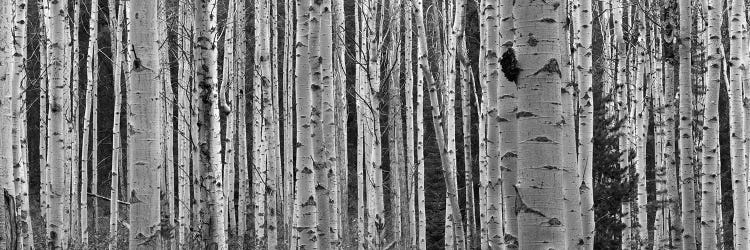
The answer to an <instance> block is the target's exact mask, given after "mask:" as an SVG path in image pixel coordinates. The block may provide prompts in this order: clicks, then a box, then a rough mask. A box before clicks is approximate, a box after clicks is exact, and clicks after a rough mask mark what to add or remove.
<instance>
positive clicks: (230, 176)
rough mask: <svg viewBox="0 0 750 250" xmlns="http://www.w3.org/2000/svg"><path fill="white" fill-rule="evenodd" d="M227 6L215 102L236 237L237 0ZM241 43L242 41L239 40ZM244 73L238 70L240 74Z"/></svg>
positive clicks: (226, 191) (231, 230) (230, 229)
mask: <svg viewBox="0 0 750 250" xmlns="http://www.w3.org/2000/svg"><path fill="white" fill-rule="evenodd" d="M228 4H229V6H228V7H227V8H228V10H227V21H226V26H225V28H224V30H225V33H224V61H223V65H222V66H223V69H222V70H223V71H222V77H223V79H222V81H221V82H222V85H221V86H220V87H219V91H220V93H219V105H222V107H224V110H222V111H223V112H222V117H223V118H224V134H223V137H222V156H223V162H222V164H223V165H224V169H223V173H222V175H223V177H222V178H223V183H224V194H225V195H226V197H227V198H226V201H225V206H226V209H227V213H228V214H229V221H227V227H226V228H227V233H226V234H227V237H228V239H232V237H234V236H237V217H236V216H237V209H236V207H235V200H234V196H235V187H234V184H235V169H236V168H235V164H234V161H235V153H236V151H235V146H236V145H237V141H236V140H235V138H236V134H235V133H236V128H237V122H236V117H237V113H236V112H235V110H233V109H236V104H235V103H236V100H235V98H236V94H235V88H236V87H237V83H236V77H237V75H238V72H237V70H235V64H234V63H235V59H237V58H236V57H237V56H236V55H235V54H234V49H235V43H236V40H235V37H236V36H237V30H236V28H235V25H236V24H237V9H236V8H235V6H236V5H237V1H230V2H229V3H228ZM240 44H242V41H240ZM242 73H244V72H239V74H242Z"/></svg>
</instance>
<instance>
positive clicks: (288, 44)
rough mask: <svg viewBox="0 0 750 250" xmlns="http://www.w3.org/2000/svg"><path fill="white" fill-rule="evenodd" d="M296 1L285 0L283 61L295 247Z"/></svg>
mask: <svg viewBox="0 0 750 250" xmlns="http://www.w3.org/2000/svg"><path fill="white" fill-rule="evenodd" d="M293 2H294V1H292V0H285V1H284V13H286V18H284V52H283V56H284V60H283V61H284V64H283V70H284V71H283V72H284V74H283V77H282V86H283V87H282V88H283V91H282V93H283V94H284V97H283V98H282V100H283V102H282V107H283V111H282V115H283V121H284V129H283V131H282V132H283V135H284V145H283V148H282V155H283V156H284V161H283V166H284V167H283V171H284V177H283V178H284V184H283V190H284V192H283V194H284V198H283V199H284V200H285V202H286V203H285V204H284V207H283V208H282V209H283V211H284V212H283V215H284V235H283V237H284V238H283V239H284V241H285V242H286V244H284V246H285V247H292V246H294V245H292V244H291V243H292V234H293V233H294V232H295V231H296V230H294V229H293V226H294V224H293V217H294V197H295V192H294V145H293V141H294V140H293V138H294V126H293V125H292V123H293V121H294V118H293V117H294V108H293V102H294V101H293V100H294V59H295V58H294V47H293V46H294V45H295V44H294V42H295V36H294V34H295V28H294V16H293V14H294V8H295V7H296V6H294V4H293Z"/></svg>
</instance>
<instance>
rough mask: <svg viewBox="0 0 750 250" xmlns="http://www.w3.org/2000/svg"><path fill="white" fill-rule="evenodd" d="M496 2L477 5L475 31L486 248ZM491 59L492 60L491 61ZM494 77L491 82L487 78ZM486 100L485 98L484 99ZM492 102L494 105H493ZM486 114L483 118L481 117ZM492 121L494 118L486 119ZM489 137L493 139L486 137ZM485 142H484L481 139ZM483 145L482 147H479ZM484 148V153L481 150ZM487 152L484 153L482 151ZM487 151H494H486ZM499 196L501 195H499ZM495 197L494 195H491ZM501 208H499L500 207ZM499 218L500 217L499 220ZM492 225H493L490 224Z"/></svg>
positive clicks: (494, 159)
mask: <svg viewBox="0 0 750 250" xmlns="http://www.w3.org/2000/svg"><path fill="white" fill-rule="evenodd" d="M495 8H497V1H483V2H482V3H481V5H480V6H479V9H478V11H479V13H480V17H479V18H480V19H479V20H480V24H479V25H480V26H479V28H480V30H479V36H480V38H479V43H480V45H479V49H480V52H479V83H480V84H481V88H482V98H481V100H482V101H483V102H484V103H482V104H480V106H479V108H480V111H479V113H480V116H479V119H480V122H479V123H480V131H482V130H484V129H486V132H483V135H480V137H479V145H480V146H479V149H480V156H479V161H480V163H479V227H480V232H479V234H480V235H479V237H480V240H479V241H480V246H481V248H482V249H487V248H488V247H489V244H490V240H492V239H491V238H490V237H489V228H490V226H491V225H490V224H489V214H488V205H494V204H489V203H488V202H487V201H488V200H489V199H490V198H491V197H489V192H487V188H489V183H488V182H489V181H490V176H488V170H489V166H490V165H492V166H493V167H495V166H499V162H498V155H497V149H498V148H497V144H499V141H498V139H499V137H498V135H499V134H498V130H497V129H498V127H497V126H498V125H499V123H492V124H491V125H489V126H488V125H486V124H487V123H488V121H487V120H488V117H489V116H493V117H498V115H497V108H498V107H497V101H498V100H497V90H498V87H499V86H498V85H496V82H497V74H498V72H497V69H498V68H497V49H498V48H499V47H498V44H497V35H496V32H497V23H496V18H497V10H496V9H495ZM493 58H494V60H493ZM493 78H494V81H492V80H491V79H493ZM490 84H492V86H493V87H492V88H490V87H489V86H490ZM488 98H489V99H490V100H487V99H488ZM493 104H494V105H493ZM485 116H487V117H485ZM490 120H492V121H494V120H496V119H490ZM490 138H493V139H490ZM485 141H486V142H485ZM487 144H492V145H494V147H495V151H492V150H490V149H488V148H489V145H487ZM483 146H484V147H483ZM483 150H484V152H482V151H483ZM485 152H487V153H485ZM490 152H495V153H494V154H493V153H490ZM500 196H502V195H500ZM492 198H495V197H492ZM500 198H502V197H500ZM501 209H502V208H501ZM501 221H502V220H501ZM493 223H497V222H496V221H493ZM498 225H499V226H500V227H502V224H501V223H498ZM492 226H495V225H492Z"/></svg>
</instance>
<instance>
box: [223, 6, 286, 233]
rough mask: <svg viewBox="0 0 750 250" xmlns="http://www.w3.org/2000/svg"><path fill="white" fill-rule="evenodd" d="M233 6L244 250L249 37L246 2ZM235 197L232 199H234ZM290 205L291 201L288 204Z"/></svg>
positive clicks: (247, 195) (240, 226)
mask: <svg viewBox="0 0 750 250" xmlns="http://www.w3.org/2000/svg"><path fill="white" fill-rule="evenodd" d="M233 4H234V24H233V25H232V26H233V27H234V41H235V47H234V49H233V52H234V57H235V58H234V59H233V63H234V70H235V72H236V73H235V78H234V84H235V86H234V88H235V89H236V91H237V92H236V96H234V97H233V98H234V106H233V108H234V109H235V110H236V112H235V115H236V116H237V120H236V123H237V125H236V126H237V128H236V129H237V137H236V139H237V167H236V168H237V181H238V184H239V185H238V186H237V190H239V191H238V192H239V194H237V235H236V236H237V237H238V238H239V239H241V240H239V243H240V247H245V245H244V244H245V240H244V239H246V238H247V233H248V232H247V213H248V212H249V211H248V207H249V204H250V201H249V199H250V191H249V190H250V180H249V179H248V178H249V177H250V170H249V166H248V159H247V151H248V139H247V127H246V126H247V120H246V119H247V113H248V112H247V87H246V83H245V82H246V79H247V75H246V72H247V68H248V64H247V44H246V41H247V33H246V32H244V31H245V30H246V28H247V17H246V13H247V9H246V8H247V3H246V2H245V1H233ZM233 198H234V197H230V199H233ZM289 202H291V200H289Z"/></svg>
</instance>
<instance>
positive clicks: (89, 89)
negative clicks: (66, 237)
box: [80, 2, 99, 248]
mask: <svg viewBox="0 0 750 250" xmlns="http://www.w3.org/2000/svg"><path fill="white" fill-rule="evenodd" d="M89 9H90V13H91V15H90V17H89V29H88V33H89V34H98V24H97V21H98V19H99V5H98V4H97V2H92V3H91V4H90V7H89ZM98 52H99V48H98V46H97V36H96V35H91V36H89V45H88V51H86V64H87V65H86V80H87V83H86V104H85V105H86V106H85V108H84V117H83V126H84V127H83V140H82V142H83V144H82V147H81V150H82V151H83V152H85V154H84V155H83V156H82V157H81V196H80V206H81V210H80V217H81V243H82V244H83V245H82V247H83V248H87V247H88V239H89V225H88V203H87V197H88V191H87V190H86V188H87V187H88V186H89V185H88V171H87V169H88V165H89V164H88V162H89V159H90V158H91V159H93V158H94V155H93V152H95V150H93V149H94V148H96V146H97V142H96V140H93V139H94V138H93V136H92V140H91V145H90V146H91V148H92V150H91V151H89V133H90V132H91V131H92V125H93V121H92V114H93V112H95V111H94V108H95V107H94V101H95V98H93V96H94V92H96V86H97V83H96V81H97V79H98V78H97V76H98V69H99V67H98V66H99V65H98V63H99V61H98V59H97V58H98V57H97V53H98ZM91 169H92V172H93V170H94V169H96V162H91ZM92 176H93V175H92ZM92 184H93V185H92V186H96V183H95V182H92ZM93 189H94V188H93V187H92V193H93V191H94V190H93ZM94 209H96V207H94ZM94 221H96V217H94Z"/></svg>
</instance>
